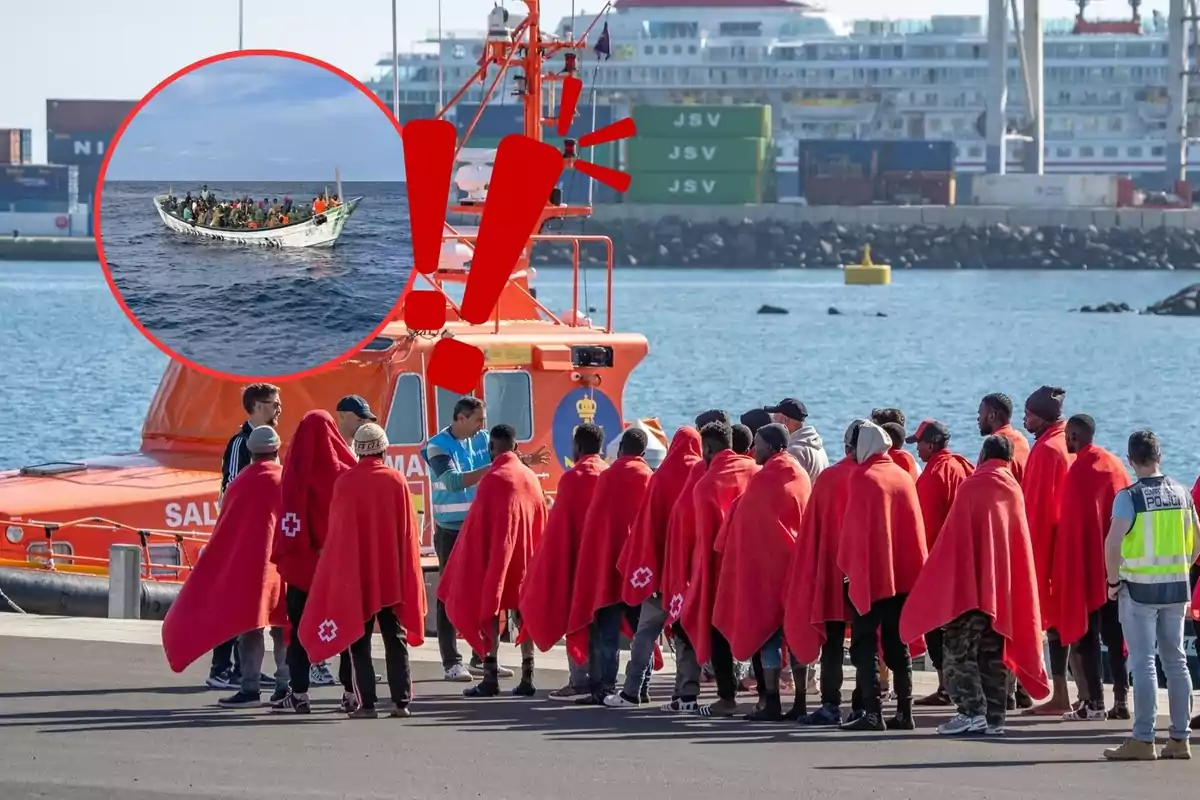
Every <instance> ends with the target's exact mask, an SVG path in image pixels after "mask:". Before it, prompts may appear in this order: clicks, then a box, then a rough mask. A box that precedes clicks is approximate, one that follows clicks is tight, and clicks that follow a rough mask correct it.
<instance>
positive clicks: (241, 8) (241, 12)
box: [238, 0, 246, 50]
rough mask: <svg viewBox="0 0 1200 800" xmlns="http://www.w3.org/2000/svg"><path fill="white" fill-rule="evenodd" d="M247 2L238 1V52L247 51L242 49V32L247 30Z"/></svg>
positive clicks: (243, 0)
mask: <svg viewBox="0 0 1200 800" xmlns="http://www.w3.org/2000/svg"><path fill="white" fill-rule="evenodd" d="M245 5H246V4H245V0H238V50H245V49H246V48H244V47H242V31H243V29H244V28H245V19H246V15H245V11H246V8H245Z"/></svg>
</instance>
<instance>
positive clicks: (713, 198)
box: [625, 172, 767, 205]
mask: <svg viewBox="0 0 1200 800" xmlns="http://www.w3.org/2000/svg"><path fill="white" fill-rule="evenodd" d="M766 183H767V175H766V174H765V173H761V172H744V173H741V174H734V173H724V174H715V173H708V174H705V173H697V172H640V173H638V174H636V175H634V176H633V180H632V181H631V183H630V184H629V191H628V192H626V193H625V202H626V203H678V204H684V205H743V204H746V203H761V202H762V200H763V189H764V187H765V186H766Z"/></svg>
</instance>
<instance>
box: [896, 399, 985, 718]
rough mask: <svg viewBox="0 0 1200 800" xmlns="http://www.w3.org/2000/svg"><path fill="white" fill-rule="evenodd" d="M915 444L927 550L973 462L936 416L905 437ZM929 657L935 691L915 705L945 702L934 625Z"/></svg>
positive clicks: (947, 702)
mask: <svg viewBox="0 0 1200 800" xmlns="http://www.w3.org/2000/svg"><path fill="white" fill-rule="evenodd" d="M905 441H906V442H908V443H909V444H915V445H916V446H917V457H918V458H920V459H921V460H922V461H924V462H925V469H924V470H922V471H921V477H919V478H917V499H919V500H920V501H921V520H922V522H923V523H924V525H925V543H926V545H927V546H928V547H929V550H930V552H932V551H933V546H934V544H936V543H937V537H938V532H939V531H941V529H942V524H943V523H944V522H945V521H946V515H947V514H949V513H950V506H951V504H953V502H954V494H955V492H957V491H958V487H959V486H960V485H962V482H963V481H964V480H966V479H967V476H969V475H970V474H971V473H972V472H974V471H975V465H974V464H972V463H971V462H970V461H968V460H967V459H965V458H963V457H962V456H960V455H958V454H957V453H951V452H950V447H949V445H950V431H949V430H948V429H947V428H946V426H945V425H943V424H942V423H940V422H938V421H937V420H932V419H927V420H925V421H924V422H922V423H921V424H920V425H918V426H917V430H916V432H915V433H913V435H912V436H909V437H908V438H907V439H906V440H905ZM925 646H926V648H927V651H926V652H928V653H929V660H930V661H932V662H933V667H934V669H936V670H937V674H938V688H937V691H936V692H934V693H933V694H931V695H928V696H926V697H922V698H920V699H919V700H916V701H914V703H913V705H918V706H948V705H950V704H951V703H950V695H948V694H947V693H946V683H945V681H944V679H943V676H942V630H941V628H934V629H933V630H931V631H929V632H928V633H926V634H925Z"/></svg>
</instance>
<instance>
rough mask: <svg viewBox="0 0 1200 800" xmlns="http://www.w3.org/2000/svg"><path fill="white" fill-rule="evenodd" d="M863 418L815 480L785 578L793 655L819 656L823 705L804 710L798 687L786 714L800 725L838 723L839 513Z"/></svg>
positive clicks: (841, 626)
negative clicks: (834, 459)
mask: <svg viewBox="0 0 1200 800" xmlns="http://www.w3.org/2000/svg"><path fill="white" fill-rule="evenodd" d="M864 422H867V420H864V419H857V420H854V422H852V423H850V426H849V427H848V428H846V433H845V436H844V437H843V451H844V453H845V455H844V456H843V457H842V459H841V460H840V461H838V462H837V463H836V464H833V465H832V466H830V467H829V469H827V470H825V471H823V472H822V473H821V477H819V478H817V482H816V483H814V484H813V487H812V494H811V495H810V496H809V500H808V505H807V506H806V507H805V509H804V518H803V520H802V522H801V525H800V531H799V533H798V534H797V536H796V545H795V547H793V548H792V558H791V562H790V564H789V566H788V579H787V582H786V583H785V584H784V611H783V636H784V639H785V640H786V641H787V644H788V647H789V648H790V649H791V651H792V656H793V657H794V658H795V659H796V660H797V661H799V662H801V663H811V662H813V661H816V660H817V658H818V657H819V658H820V661H821V679H820V692H821V707H820V708H819V709H817V710H816V711H813V712H812V713H805V712H806V711H807V708H806V705H807V701H806V699H805V698H804V697H803V696H801V695H800V694H799V693H797V696H796V706H797V707H794V708H793V709H792V711H791V712H789V714H788V715H787V716H789V718H793V719H796V720H797V721H798V722H799V723H800V724H801V725H839V724H841V721H842V712H841V704H842V683H843V670H842V663H843V659H844V654H845V648H844V646H843V645H844V641H845V638H846V621H847V620H848V619H849V610H848V609H849V605H848V602H847V600H846V581H845V575H844V574H843V573H842V571H841V569H839V568H838V565H837V555H838V543H839V541H840V540H841V535H842V517H843V516H844V515H845V513H846V506H847V503H848V502H849V499H850V495H849V485H850V477H851V476H852V475H853V474H854V471H855V470H856V469H857V468H858V462H856V461H855V460H854V454H855V448H856V445H857V442H858V430H859V428H860V427H861V426H862V425H863V423H864ZM855 696H856V697H857V696H858V695H857V694H856V695H855ZM855 710H858V709H857V708H856V709H855Z"/></svg>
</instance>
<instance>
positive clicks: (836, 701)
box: [797, 622, 846, 706]
mask: <svg viewBox="0 0 1200 800" xmlns="http://www.w3.org/2000/svg"><path fill="white" fill-rule="evenodd" d="M845 654H846V623H844V622H826V623H825V644H823V645H821V680H820V683H821V705H823V706H840V705H841V704H842V684H843V683H844V682H845V680H846V678H845V675H844V674H843V664H844V658H845ZM797 691H799V689H797Z"/></svg>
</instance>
